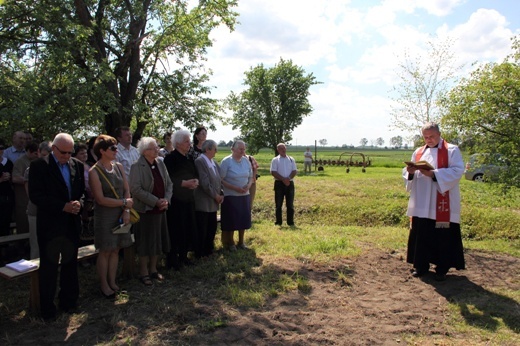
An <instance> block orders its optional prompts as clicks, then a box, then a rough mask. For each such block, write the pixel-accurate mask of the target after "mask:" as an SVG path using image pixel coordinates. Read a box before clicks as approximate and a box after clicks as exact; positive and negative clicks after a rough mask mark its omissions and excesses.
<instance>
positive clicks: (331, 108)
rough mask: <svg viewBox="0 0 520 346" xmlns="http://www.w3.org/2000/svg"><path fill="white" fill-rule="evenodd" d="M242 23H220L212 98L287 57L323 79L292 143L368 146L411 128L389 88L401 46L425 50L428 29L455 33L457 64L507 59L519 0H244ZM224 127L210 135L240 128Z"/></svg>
mask: <svg viewBox="0 0 520 346" xmlns="http://www.w3.org/2000/svg"><path fill="white" fill-rule="evenodd" d="M238 12H239V13H240V17H239V21H240V24H238V25H237V27H236V30H235V31H233V32H229V30H228V29H227V28H220V29H218V30H215V31H214V32H213V33H212V35H211V37H212V39H213V41H214V44H213V47H211V48H210V49H209V50H208V61H207V64H206V66H207V67H209V68H211V69H212V70H213V77H212V79H211V82H210V83H211V85H214V86H215V87H216V88H215V89H214V91H213V94H212V95H213V97H217V98H224V97H226V96H227V95H228V94H229V92H230V91H234V92H237V93H238V92H240V91H242V90H243V87H244V86H243V85H242V82H243V80H244V72H245V71H247V70H249V68H251V67H254V66H257V65H259V64H264V66H266V67H272V66H274V65H275V64H276V63H277V62H278V61H279V60H280V58H283V59H285V60H289V59H291V60H292V61H293V63H294V64H296V65H298V66H301V67H303V68H304V69H305V71H306V72H308V73H313V75H314V76H316V77H317V79H318V80H319V81H320V82H322V83H323V84H320V85H315V86H312V87H311V89H310V92H311V95H310V96H309V101H310V103H311V105H312V107H313V109H314V110H313V112H312V114H311V115H310V116H308V117H305V118H304V120H303V123H302V125H300V126H299V127H297V128H296V129H295V131H294V133H293V141H292V144H298V145H313V144H314V141H315V140H320V139H322V138H325V139H327V141H328V144H329V145H340V146H341V145H343V144H347V145H350V144H353V145H356V146H357V145H359V142H360V140H361V138H367V139H368V140H369V144H370V143H371V141H374V140H375V139H376V138H378V137H382V138H383V139H384V140H385V145H387V144H388V143H389V140H390V138H391V137H393V136H396V135H402V136H403V137H404V136H406V135H407V134H406V133H402V132H400V131H398V130H395V129H392V128H391V127H390V124H391V115H390V110H391V108H390V107H391V105H392V102H393V101H392V100H391V98H390V96H391V94H390V91H391V89H392V86H393V85H396V84H397V71H398V69H397V66H398V63H399V62H400V61H403V58H402V56H403V53H404V52H405V51H408V52H409V53H410V54H411V55H412V56H415V55H416V54H419V55H422V56H424V55H425V53H424V49H425V43H426V42H427V41H428V39H429V38H431V37H432V36H435V37H439V38H440V39H443V38H445V37H450V38H452V39H454V40H455V44H454V46H453V49H454V51H455V53H456V56H457V59H458V61H457V63H458V64H459V63H460V64H465V69H464V70H463V71H462V74H463V75H468V73H469V72H470V69H471V68H473V67H472V66H471V64H472V63H473V62H479V63H485V62H493V61H498V62H500V61H502V60H503V59H504V58H505V56H506V55H507V54H508V53H510V38H511V37H512V36H515V35H518V34H520V18H519V16H518V13H520V1H516V0H416V1H412V0H387V1H375V0H374V1H366V0H352V1H348V0H321V1H320V0H241V1H239V7H238ZM238 135H239V133H238V132H237V131H233V130H232V129H231V128H230V127H227V126H222V125H218V129H217V131H216V132H212V131H210V133H209V134H208V138H211V139H215V140H217V141H220V140H225V141H229V140H231V139H233V138H234V137H235V136H238Z"/></svg>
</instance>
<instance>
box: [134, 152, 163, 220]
mask: <svg viewBox="0 0 520 346" xmlns="http://www.w3.org/2000/svg"><path fill="white" fill-rule="evenodd" d="M155 164H156V165H157V168H159V172H160V173H161V176H162V178H163V181H164V188H165V192H164V198H165V199H166V200H167V201H168V202H170V200H171V198H172V190H173V183H172V181H171V179H170V176H169V175H168V170H167V169H166V166H165V165H164V163H163V161H162V160H157V159H156V160H155ZM129 185H130V193H131V194H132V198H133V199H134V209H135V210H137V211H138V212H140V213H145V212H146V211H148V210H152V209H153V208H154V207H155V204H156V203H157V200H158V199H159V198H157V197H156V196H154V195H153V194H152V191H153V186H154V180H153V175H152V171H151V170H150V167H149V165H148V162H146V159H145V158H144V156H140V157H139V159H138V160H137V161H136V162H134V163H133V164H132V166H131V168H130V181H129Z"/></svg>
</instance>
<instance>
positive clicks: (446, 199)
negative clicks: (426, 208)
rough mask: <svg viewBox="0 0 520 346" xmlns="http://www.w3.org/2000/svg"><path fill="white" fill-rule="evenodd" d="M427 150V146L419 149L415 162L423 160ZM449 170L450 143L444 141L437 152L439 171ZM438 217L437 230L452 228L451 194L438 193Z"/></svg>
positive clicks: (436, 217)
mask: <svg viewBox="0 0 520 346" xmlns="http://www.w3.org/2000/svg"><path fill="white" fill-rule="evenodd" d="M425 149H426V145H425V146H424V147H422V148H421V149H419V151H418V152H417V155H415V161H419V160H421V156H422V154H423V153H424V150H425ZM439 168H448V143H447V142H446V141H445V140H442V145H441V146H440V147H439V148H438V152H437V169H439ZM435 210H436V216H435V220H436V223H435V228H450V193H449V191H446V192H445V193H440V192H439V191H437V205H436V208H435Z"/></svg>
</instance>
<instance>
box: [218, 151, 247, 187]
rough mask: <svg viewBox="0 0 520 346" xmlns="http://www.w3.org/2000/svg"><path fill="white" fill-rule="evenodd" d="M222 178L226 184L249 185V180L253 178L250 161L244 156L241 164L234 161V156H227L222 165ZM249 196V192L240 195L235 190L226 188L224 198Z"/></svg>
mask: <svg viewBox="0 0 520 346" xmlns="http://www.w3.org/2000/svg"><path fill="white" fill-rule="evenodd" d="M220 176H221V177H222V180H224V181H225V182H226V183H229V184H231V185H235V186H246V185H247V184H248V183H249V179H252V178H253V170H252V169H251V164H250V163H249V160H248V159H247V158H246V157H244V156H242V157H241V158H240V162H237V161H236V160H235V159H233V156H232V155H229V156H226V157H225V158H223V159H222V162H221V163H220ZM245 195H249V191H247V192H246V193H239V192H236V191H234V190H231V189H228V188H226V186H224V196H245Z"/></svg>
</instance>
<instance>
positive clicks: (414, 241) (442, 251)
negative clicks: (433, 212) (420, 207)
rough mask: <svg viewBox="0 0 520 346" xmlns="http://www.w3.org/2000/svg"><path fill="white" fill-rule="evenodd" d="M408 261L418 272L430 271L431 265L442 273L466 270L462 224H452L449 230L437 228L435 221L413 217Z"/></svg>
mask: <svg viewBox="0 0 520 346" xmlns="http://www.w3.org/2000/svg"><path fill="white" fill-rule="evenodd" d="M406 261H407V262H408V263H411V264H413V265H414V268H416V269H418V270H428V268H429V264H430V263H431V264H435V265H436V266H437V268H439V269H440V271H441V272H443V271H445V272H447V271H448V270H449V269H450V268H455V269H457V270H461V269H465V268H466V267H465V262H464V248H463V246H462V236H461V232H460V224H458V223H453V222H450V227H449V228H435V220H432V219H427V218H419V217H413V218H412V227H411V229H410V235H409V237H408V253H407V256H406Z"/></svg>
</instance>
